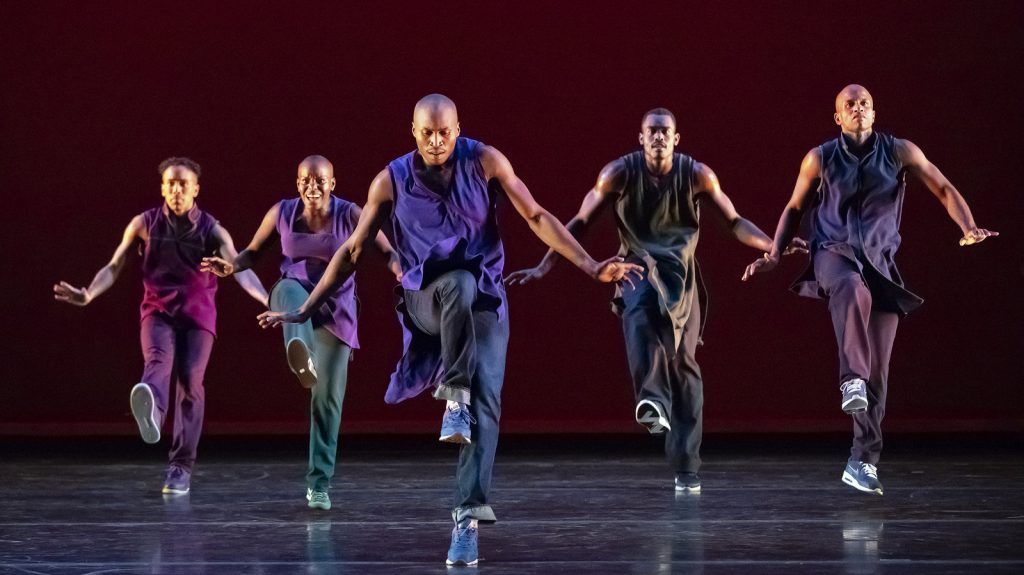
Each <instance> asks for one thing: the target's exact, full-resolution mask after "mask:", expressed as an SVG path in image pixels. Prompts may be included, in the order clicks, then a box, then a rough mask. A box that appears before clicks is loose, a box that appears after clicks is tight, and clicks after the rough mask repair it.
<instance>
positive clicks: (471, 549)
mask: <svg viewBox="0 0 1024 575" xmlns="http://www.w3.org/2000/svg"><path fill="white" fill-rule="evenodd" d="M474 523H475V522H474V521H472V520H469V519H466V520H463V522H462V523H459V524H457V525H456V526H455V529H452V544H451V546H450V547H449V548H448V559H447V560H446V561H445V564H447V565H448V566H449V567H456V566H461V565H466V566H473V565H476V563H477V560H478V552H477V547H478V544H477V543H478V541H477V535H478V533H477V526H476V525H475V524H474Z"/></svg>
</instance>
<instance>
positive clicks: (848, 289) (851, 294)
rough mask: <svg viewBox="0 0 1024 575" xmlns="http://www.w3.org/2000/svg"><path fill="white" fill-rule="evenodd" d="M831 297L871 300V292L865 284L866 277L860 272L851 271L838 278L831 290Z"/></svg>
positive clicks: (848, 299) (849, 299) (847, 299)
mask: <svg viewBox="0 0 1024 575" xmlns="http://www.w3.org/2000/svg"><path fill="white" fill-rule="evenodd" d="M829 292H830V293H829V297H830V298H838V299H841V300H846V301H854V300H855V301H859V302H861V301H867V302H868V303H870V302H871V292H869V291H868V287H867V286H866V285H864V278H862V277H860V274H856V273H850V274H845V275H842V276H840V277H838V278H836V280H835V282H834V283H833V285H832V286H831V289H830V290H829Z"/></svg>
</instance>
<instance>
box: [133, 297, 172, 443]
mask: <svg viewBox="0 0 1024 575" xmlns="http://www.w3.org/2000/svg"><path fill="white" fill-rule="evenodd" d="M139 339H140V341H141V344H142V358H143V361H144V362H145V363H144V367H143V369H142V379H141V380H140V381H141V382H142V383H146V384H149V387H150V389H152V390H153V399H154V400H155V402H156V409H157V413H159V416H160V417H159V419H158V420H157V422H156V424H157V427H160V426H162V425H163V421H164V418H165V417H166V416H167V410H168V408H169V407H170V401H169V398H170V391H171V377H172V376H173V374H174V348H175V337H174V328H173V327H172V326H171V323H170V322H169V321H167V319H166V318H164V317H163V316H160V315H151V316H148V317H146V318H145V319H143V320H142V326H141V328H140V330H139Z"/></svg>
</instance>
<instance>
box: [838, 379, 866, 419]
mask: <svg viewBox="0 0 1024 575" xmlns="http://www.w3.org/2000/svg"><path fill="white" fill-rule="evenodd" d="M867 386H868V382H866V381H864V380H863V379H861V378H859V377H855V378H853V379H851V380H849V381H847V382H845V383H843V384H842V385H840V386H839V391H841V392H842V393H843V411H844V412H846V413H848V414H850V415H853V414H854V413H860V412H862V411H867V409H868V389H867Z"/></svg>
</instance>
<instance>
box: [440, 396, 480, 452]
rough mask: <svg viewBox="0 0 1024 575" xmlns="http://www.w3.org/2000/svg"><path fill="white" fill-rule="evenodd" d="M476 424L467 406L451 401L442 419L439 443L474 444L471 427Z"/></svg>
mask: <svg viewBox="0 0 1024 575" xmlns="http://www.w3.org/2000/svg"><path fill="white" fill-rule="evenodd" d="M473 423H476V420H475V419H473V416H472V415H471V414H470V413H469V409H468V408H467V407H466V406H465V404H462V403H457V402H455V401H449V402H448V406H447V407H445V409H444V418H442V419H441V436H440V437H438V438H437V440H438V441H444V442H447V443H473V442H472V441H471V437H472V431H471V428H470V425H471V424H473Z"/></svg>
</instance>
